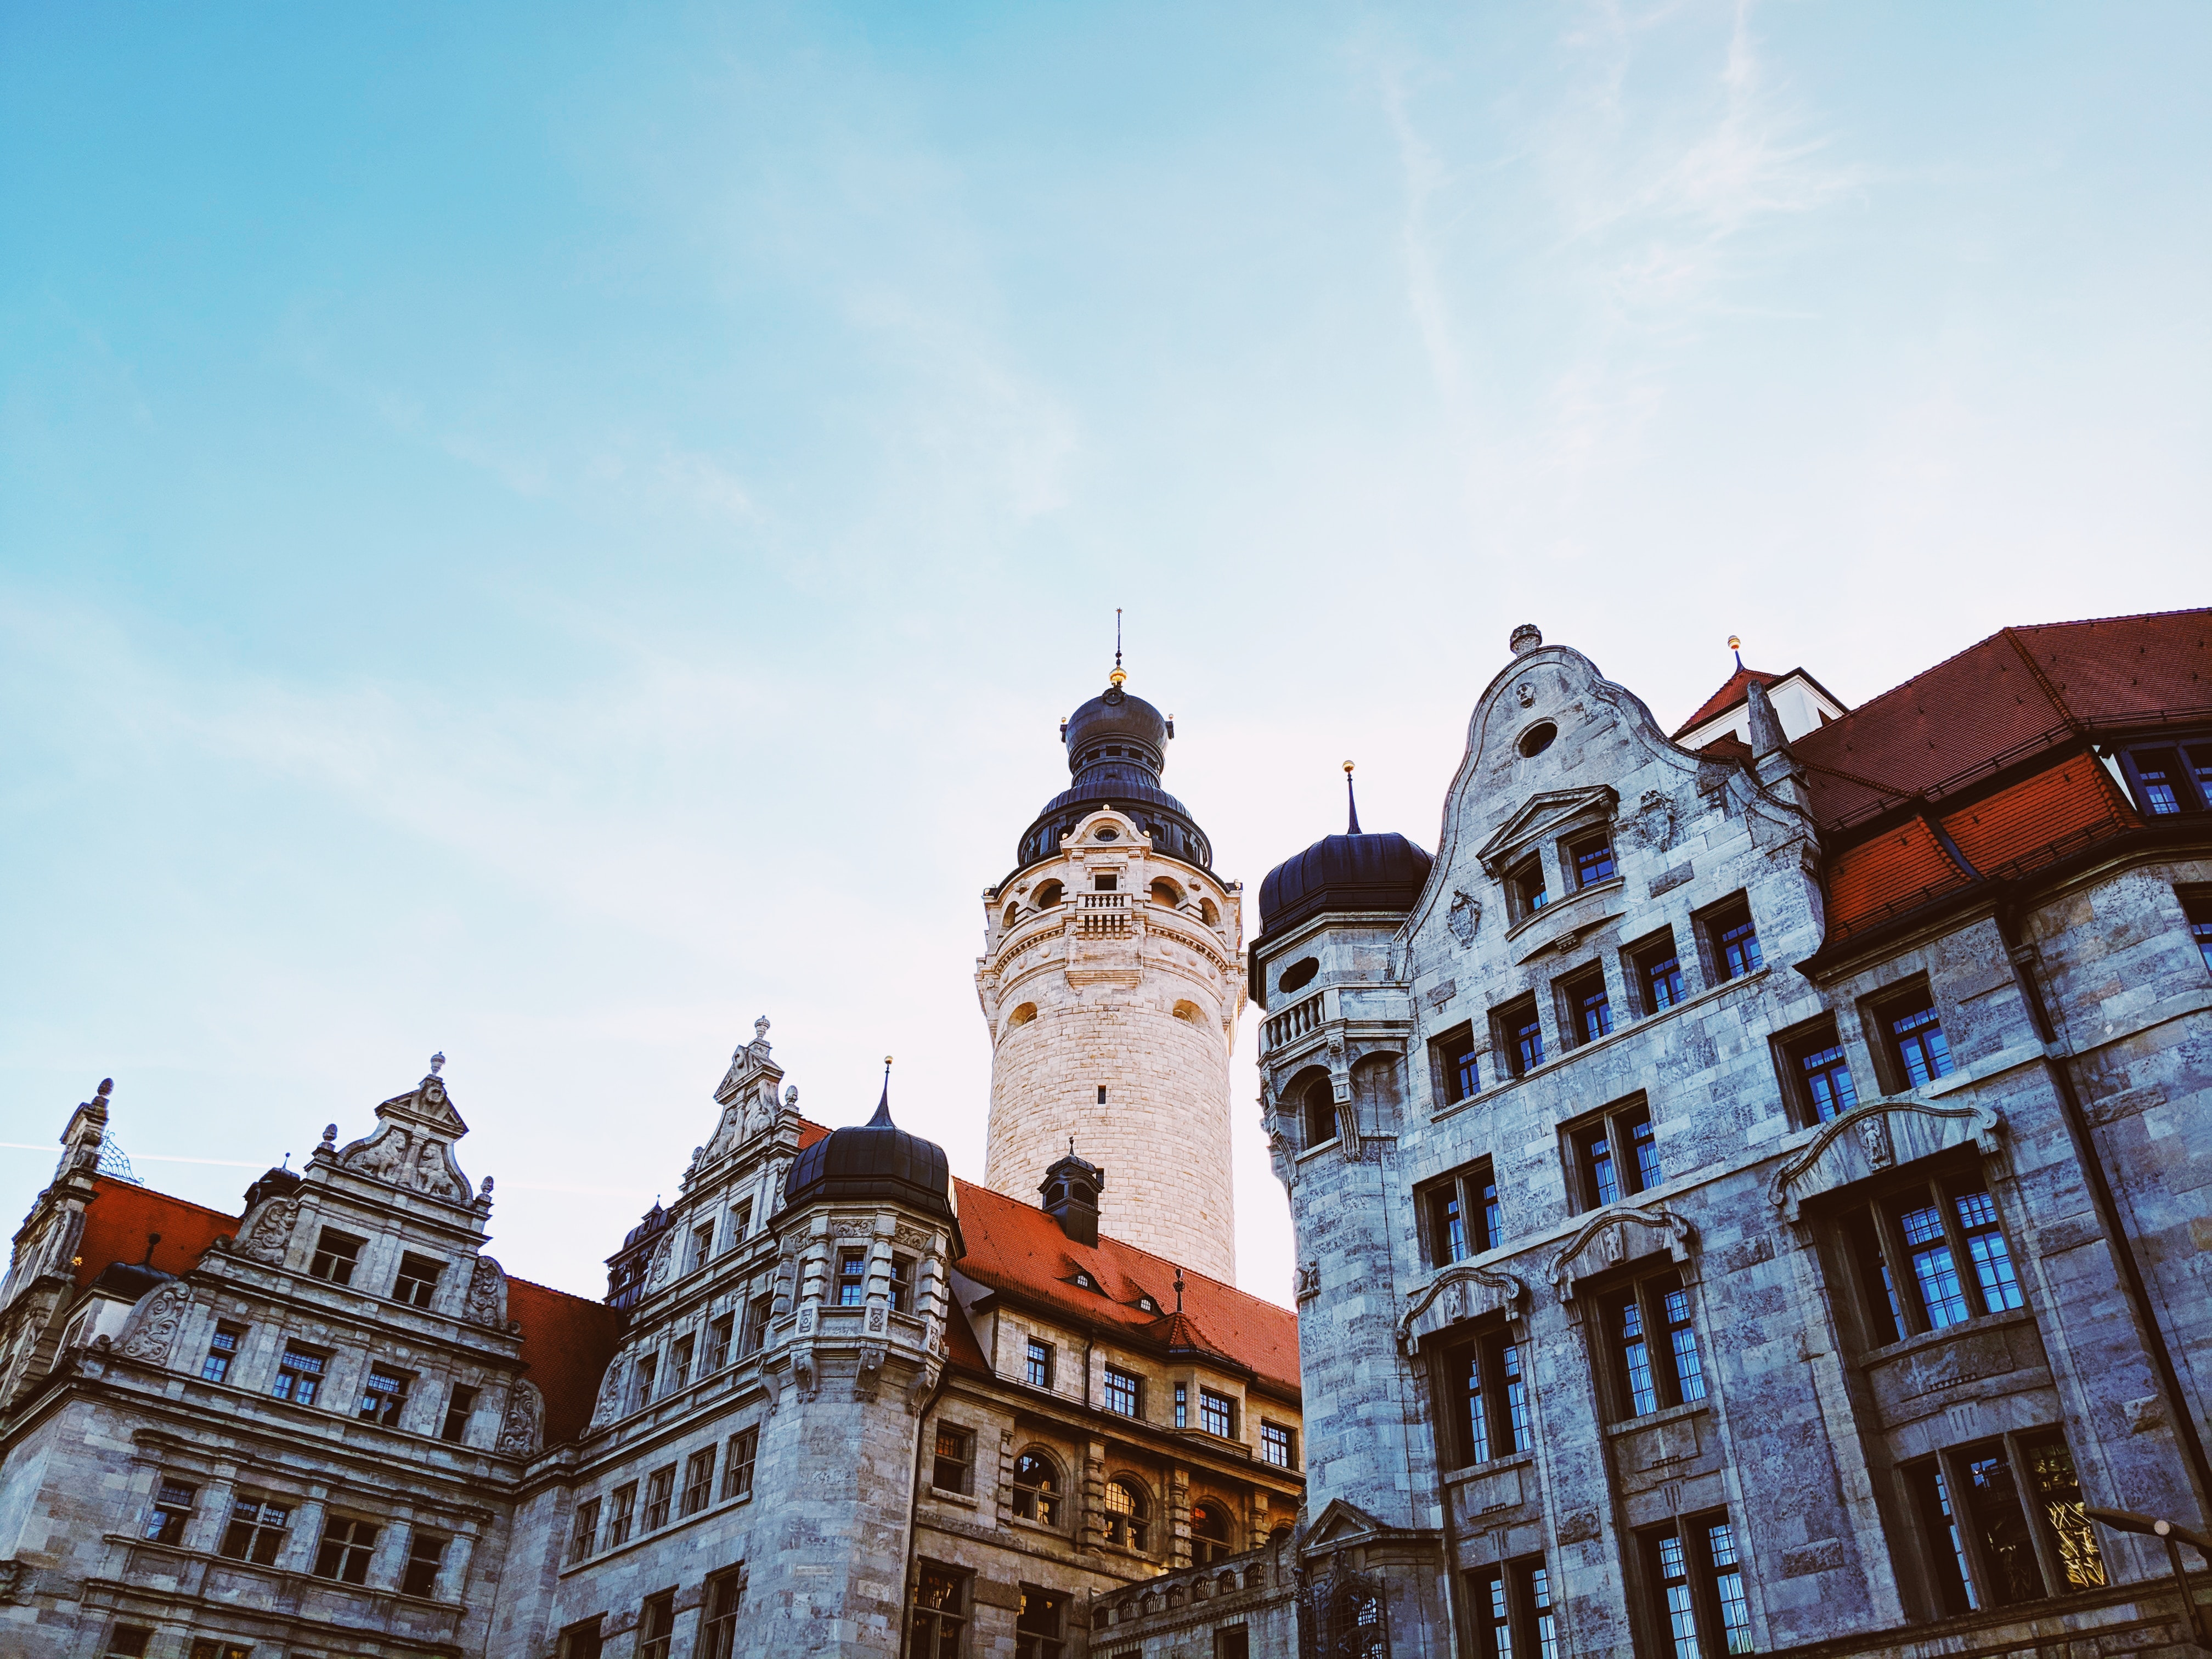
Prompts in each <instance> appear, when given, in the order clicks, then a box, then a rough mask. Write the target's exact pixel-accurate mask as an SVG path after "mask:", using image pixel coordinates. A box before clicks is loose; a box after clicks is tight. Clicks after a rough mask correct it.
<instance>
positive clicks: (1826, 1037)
mask: <svg viewBox="0 0 2212 1659" xmlns="http://www.w3.org/2000/svg"><path fill="white" fill-rule="evenodd" d="M1780 1046H1781V1050H1782V1073H1783V1087H1784V1092H1785V1093H1786V1094H1787V1095H1788V1096H1789V1097H1790V1104H1791V1105H1792V1106H1793V1107H1794V1108H1795V1109H1796V1117H1797V1121H1798V1122H1799V1123H1801V1124H1803V1125H1807V1126H1810V1125H1812V1124H1815V1123H1832V1122H1833V1121H1835V1120H1836V1119H1838V1118H1839V1117H1841V1116H1842V1115H1844V1113H1845V1112H1848V1111H1850V1109H1852V1108H1853V1107H1855V1106H1857V1104H1858V1103H1859V1091H1858V1087H1857V1085H1856V1084H1854V1083H1853V1082H1852V1081H1851V1066H1850V1056H1849V1055H1847V1054H1844V1045H1843V1042H1842V1040H1841V1039H1840V1038H1838V1036H1837V1035H1836V1022H1835V1021H1834V1019H1833V1018H1821V1019H1820V1020H1817V1021H1815V1022H1814V1023H1813V1024H1811V1025H1809V1026H1805V1027H1802V1028H1801V1029H1800V1030H1797V1031H1796V1033H1794V1034H1792V1035H1790V1036H1788V1037H1786V1038H1784V1040H1783V1042H1781V1045H1780Z"/></svg>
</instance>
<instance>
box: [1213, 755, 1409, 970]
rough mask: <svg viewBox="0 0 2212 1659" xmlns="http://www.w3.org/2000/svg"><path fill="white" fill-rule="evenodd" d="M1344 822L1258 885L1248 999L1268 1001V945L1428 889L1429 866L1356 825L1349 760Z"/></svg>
mask: <svg viewBox="0 0 2212 1659" xmlns="http://www.w3.org/2000/svg"><path fill="white" fill-rule="evenodd" d="M1344 791H1345V796H1346V804H1347V805H1348V806H1349V808H1350V823H1348V824H1347V826H1346V829H1345V833H1344V834H1342V835H1340V836H1322V838H1321V839H1320V840H1319V841H1317V842H1315V843H1314V844H1313V845H1312V846H1310V847H1309V848H1306V850H1305V851H1304V852H1303V853H1299V854H1295V855H1294V856H1292V857H1291V858H1287V859H1285V860H1283V861H1282V862H1281V863H1280V864H1279V865H1277V866H1275V867H1274V868H1273V869H1272V870H1270V871H1269V872H1267V879H1266V880H1264V881H1262V882H1261V884H1260V934H1259V937H1258V938H1256V939H1254V940H1253V941H1252V975H1251V984H1252V992H1253V995H1254V996H1255V997H1256V998H1257V999H1258V1000H1259V1001H1260V1002H1261V1006H1265V1005H1266V1003H1267V972H1266V969H1267V956H1268V954H1269V952H1270V951H1271V949H1272V947H1273V945H1275V944H1276V943H1277V942H1278V941H1279V940H1280V939H1282V937H1283V936H1284V935H1285V933H1289V932H1290V931H1291V929H1292V928H1294V927H1297V926H1299V925H1300V924H1301V923H1303V922H1307V921H1311V920H1313V918H1314V917H1316V916H1319V915H1333V914H1336V913H1340V912H1345V911H1365V912H1368V913H1370V914H1371V913H1373V912H1375V911H1378V910H1379V911H1395V912H1397V913H1399V914H1401V915H1402V914H1403V913H1404V912H1406V911H1407V910H1410V909H1412V908H1413V905H1414V902H1415V901H1416V900H1418V899H1419V897H1420V896H1421V889H1422V888H1424V887H1425V886H1426V885H1427V884H1428V880H1429V866H1431V864H1432V863H1433V862H1434V860H1432V859H1431V857H1430V856H1429V854H1427V853H1426V852H1425V851H1424V850H1423V849H1422V848H1419V847H1417V846H1415V845H1414V844H1413V842H1410V841H1407V839H1406V838H1405V836H1401V835H1398V834H1395V832H1385V833H1383V834H1381V835H1368V834H1365V833H1364V832H1363V831H1362V830H1361V829H1360V828H1359V805H1358V801H1357V800H1356V799H1352V763H1351V762H1350V761H1346V763H1344Z"/></svg>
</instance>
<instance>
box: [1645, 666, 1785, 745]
mask: <svg viewBox="0 0 2212 1659" xmlns="http://www.w3.org/2000/svg"><path fill="white" fill-rule="evenodd" d="M1793 672H1794V670H1793ZM1782 678H1785V676H1784V675H1781V674H1770V673H1768V672H1767V671H1765V669H1764V668H1746V667H1745V666H1743V664H1742V659H1740V658H1739V659H1737V663H1736V671H1735V673H1733V674H1731V675H1729V677H1728V678H1726V679H1724V680H1723V681H1722V682H1721V689H1720V690H1717V691H1716V692H1714V693H1713V695H1712V696H1710V697H1707V698H1706V699H1705V702H1703V703H1702V704H1700V705H1699V708H1698V712H1697V713H1696V714H1692V715H1691V716H1690V718H1689V719H1687V720H1684V721H1683V722H1682V723H1681V724H1680V726H1676V727H1675V728H1674V738H1675V740H1676V741H1677V742H1680V739H1681V737H1682V734H1683V733H1684V732H1692V731H1695V730H1696V729H1697V728H1698V727H1699V726H1703V725H1704V724H1705V722H1706V721H1707V720H1711V719H1712V718H1713V716H1714V715H1716V714H1722V713H1724V712H1725V711H1727V710H1729V709H1730V708H1735V706H1736V704H1738V703H1740V702H1742V701H1743V700H1744V699H1745V698H1746V697H1747V696H1750V695H1751V693H1750V692H1749V691H1748V690H1746V689H1745V688H1747V686H1749V685H1750V684H1751V683H1752V682H1753V680H1756V681H1758V682H1759V684H1761V685H1771V684H1774V682H1775V681H1777V680H1778V679H1782Z"/></svg>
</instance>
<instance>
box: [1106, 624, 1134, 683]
mask: <svg viewBox="0 0 2212 1659" xmlns="http://www.w3.org/2000/svg"><path fill="white" fill-rule="evenodd" d="M1106 678H1107V679H1108V681H1109V683H1111V684H1114V685H1115V686H1119V685H1120V684H1121V682H1122V681H1124V680H1126V679H1127V678H1129V677H1128V676H1127V674H1125V673H1123V672H1122V671H1121V606H1120V605H1115V607H1114V671H1113V672H1112V673H1110V674H1109V675H1108V676H1107V677H1106Z"/></svg>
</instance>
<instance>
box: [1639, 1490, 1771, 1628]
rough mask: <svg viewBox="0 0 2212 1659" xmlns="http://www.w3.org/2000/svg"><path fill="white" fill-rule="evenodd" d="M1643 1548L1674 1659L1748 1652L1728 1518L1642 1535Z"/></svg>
mask: <svg viewBox="0 0 2212 1659" xmlns="http://www.w3.org/2000/svg"><path fill="white" fill-rule="evenodd" d="M1644 1559H1645V1566H1646V1570H1647V1571H1649V1572H1650V1575H1651V1583H1652V1588H1653V1589H1654V1590H1655V1591H1656V1601H1657V1606H1656V1607H1655V1608H1654V1609H1653V1611H1654V1613H1655V1614H1656V1617H1657V1619H1658V1621H1659V1629H1660V1632H1661V1635H1662V1638H1663V1639H1664V1640H1665V1642H1666V1644H1667V1649H1666V1650H1667V1651H1668V1653H1669V1654H1671V1655H1672V1656H1674V1659H1703V1656H1707V1655H1716V1654H1732V1653H1749V1652H1750V1651H1752V1640H1751V1611H1750V1608H1749V1607H1748V1605H1747V1602H1746V1600H1745V1597H1744V1589H1743V1565H1742V1561H1741V1557H1740V1556H1739V1554H1738V1553H1737V1550H1736V1543H1735V1528H1734V1526H1733V1525H1732V1524H1731V1523H1730V1522H1729V1520H1728V1518H1727V1516H1724V1515H1709V1516H1702V1517H1700V1518H1699V1519H1698V1520H1695V1521H1689V1520H1686V1521H1684V1522H1681V1523H1680V1525H1679V1526H1673V1527H1668V1528H1662V1530H1660V1531H1658V1532H1655V1533H1647V1534H1644Z"/></svg>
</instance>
